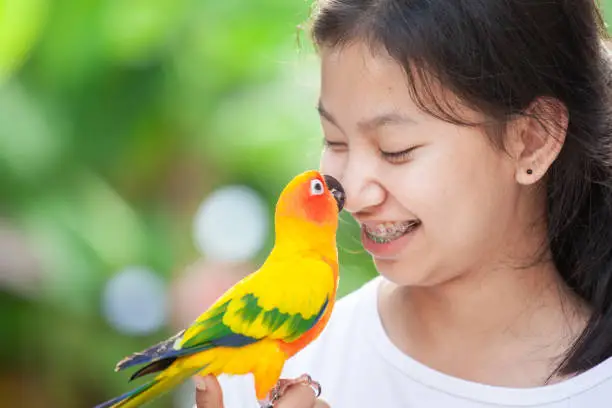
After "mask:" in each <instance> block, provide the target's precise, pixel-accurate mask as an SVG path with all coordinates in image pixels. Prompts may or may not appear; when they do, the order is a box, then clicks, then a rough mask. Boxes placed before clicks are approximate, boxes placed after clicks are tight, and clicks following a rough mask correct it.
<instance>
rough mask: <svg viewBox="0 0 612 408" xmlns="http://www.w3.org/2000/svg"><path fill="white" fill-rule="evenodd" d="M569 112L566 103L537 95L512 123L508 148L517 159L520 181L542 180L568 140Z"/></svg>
mask: <svg viewBox="0 0 612 408" xmlns="http://www.w3.org/2000/svg"><path fill="white" fill-rule="evenodd" d="M568 123H569V115H568V111H567V108H566V107H565V105H564V104H563V103H561V102H560V101H559V100H557V99H553V98H544V97H541V98H537V99H536V100H535V101H534V102H533V103H532V104H531V105H530V106H529V107H528V108H527V110H526V111H525V112H524V113H523V115H521V116H520V117H518V118H516V119H514V120H513V121H512V122H511V123H510V126H509V127H508V130H509V131H508V132H507V138H506V149H507V151H508V152H509V153H510V154H511V155H512V157H513V158H514V159H515V164H516V175H515V177H516V181H517V182H518V183H520V184H525V185H528V184H533V183H536V182H537V181H539V180H540V179H541V178H542V177H543V176H544V175H545V174H546V172H547V171H548V169H549V168H550V166H551V165H552V163H553V162H554V161H555V159H556V158H557V156H558V155H559V152H561V148H562V147H563V144H564V143H565V136H566V134H567V126H568Z"/></svg>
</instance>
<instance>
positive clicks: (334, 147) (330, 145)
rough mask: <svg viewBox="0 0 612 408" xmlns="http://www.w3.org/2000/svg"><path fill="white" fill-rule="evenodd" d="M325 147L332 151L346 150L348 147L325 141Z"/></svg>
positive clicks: (341, 143)
mask: <svg viewBox="0 0 612 408" xmlns="http://www.w3.org/2000/svg"><path fill="white" fill-rule="evenodd" d="M323 146H325V147H327V148H330V149H332V150H342V149H346V147H347V145H346V143H344V142H332V141H331V140H327V139H323Z"/></svg>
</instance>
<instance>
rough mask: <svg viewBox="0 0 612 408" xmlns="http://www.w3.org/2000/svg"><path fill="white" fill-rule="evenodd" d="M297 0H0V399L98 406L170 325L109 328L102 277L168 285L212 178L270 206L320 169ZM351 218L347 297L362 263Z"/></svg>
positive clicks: (362, 273)
mask: <svg viewBox="0 0 612 408" xmlns="http://www.w3.org/2000/svg"><path fill="white" fill-rule="evenodd" d="M309 11H310V5H309V4H308V3H307V2H305V1H297V2H292V1H286V0H261V1H256V2H249V1H238V0H224V1H204V2H202V1H195V0H156V1H150V0H133V1H128V2H126V1H121V0H105V1H101V0H92V1H79V0H55V1H51V0H0V196H1V197H2V198H3V199H2V201H1V204H0V211H1V212H0V217H2V218H0V219H4V220H5V222H3V223H0V246H2V245H3V244H4V243H5V241H4V238H3V236H4V235H6V236H7V237H8V238H7V239H9V238H10V240H15V242H17V243H19V248H21V250H20V251H17V252H13V253H12V255H13V257H11V259H12V261H11V262H9V267H10V268H12V269H11V270H12V271H13V273H10V274H8V277H7V278H6V280H5V279H4V278H2V279H1V280H0V285H2V286H0V287H3V288H5V289H6V292H3V293H2V294H0V304H1V305H2V309H1V310H2V317H3V320H2V321H3V330H2V336H0V338H1V340H0V342H1V344H0V350H2V353H3V356H4V357H6V358H4V357H3V358H2V365H0V390H1V393H2V395H3V402H4V403H7V404H8V405H11V406H53V407H55V406H58V407H59V406H61V407H66V408H70V407H83V406H93V405H94V404H96V403H99V402H101V401H103V400H105V399H107V398H109V397H111V396H113V395H116V394H118V393H121V392H125V391H126V390H127V389H129V388H130V387H131V386H132V385H128V384H127V382H126V380H127V374H126V375H122V374H123V373H120V374H117V373H114V372H113V367H114V364H115V362H116V361H117V360H119V359H120V358H122V357H123V356H125V355H127V354H130V353H132V352H134V351H137V350H140V349H143V348H145V347H147V346H149V345H150V344H153V343H155V342H157V341H159V340H160V339H162V338H164V336H167V335H170V334H172V331H173V330H175V328H174V327H168V328H167V330H163V331H162V332H156V333H152V334H150V335H147V336H140V337H132V336H127V335H125V334H121V333H118V332H116V331H115V329H114V328H113V327H111V326H110V325H109V324H108V323H107V321H106V320H105V318H104V316H103V314H102V310H101V304H102V300H101V295H102V291H103V289H104V285H105V283H106V282H107V280H108V279H109V278H110V277H111V276H113V274H114V273H116V272H117V271H118V270H119V269H121V268H123V267H124V266H126V265H134V264H137V265H147V266H148V267H150V268H152V269H153V270H154V271H156V272H157V273H159V274H160V276H161V277H162V278H163V279H164V280H165V281H166V282H168V284H171V283H172V282H173V280H174V279H175V278H176V275H177V273H178V271H180V270H182V269H183V268H184V267H185V266H186V265H187V264H190V263H192V262H193V261H194V260H195V259H197V258H198V257H200V256H201V254H199V253H198V251H197V250H196V247H195V245H194V242H193V236H192V228H193V227H192V223H193V216H194V213H195V211H196V210H197V207H198V205H199V204H200V203H201V202H202V200H203V199H204V198H205V197H206V196H207V195H208V194H209V193H210V192H211V191H212V190H213V189H214V188H216V187H218V186H221V185H224V184H228V183H240V184H246V185H249V186H251V187H252V188H254V189H256V190H257V191H258V192H259V193H260V194H261V195H262V196H263V197H264V199H265V200H266V202H267V203H268V206H269V211H270V214H271V213H272V211H273V206H274V203H275V202H276V199H277V197H278V194H279V193H280V190H281V189H282V188H283V186H284V185H285V183H286V182H287V181H288V180H289V179H290V178H291V177H292V176H293V175H294V174H295V173H297V172H299V171H302V170H304V169H306V168H316V167H318V155H319V151H320V137H321V135H320V129H319V125H318V117H317V113H316V110H315V109H314V107H315V103H316V96H317V91H318V89H317V87H318V82H317V81H318V77H317V75H318V67H317V60H316V56H315V55H314V54H313V53H312V48H311V47H310V45H309V44H308V42H306V41H304V34H302V35H301V37H302V39H301V44H298V35H299V31H298V25H299V24H301V23H303V22H304V21H305V20H306V19H307V17H308V13H309ZM346 220H348V218H346V219H345V221H344V222H343V223H342V227H341V231H340V238H339V241H340V248H341V253H340V256H341V260H342V261H343V267H342V270H341V274H342V279H341V288H340V290H341V294H342V295H344V294H346V293H348V292H350V291H351V290H353V289H354V288H356V287H357V286H358V285H360V284H361V283H362V282H363V281H365V280H366V279H368V278H370V277H371V276H373V273H374V272H373V269H372V267H371V264H370V262H369V260H368V257H367V256H366V255H365V253H364V252H363V250H361V249H360V246H359V244H358V231H357V230H356V228H355V225H354V224H353V223H352V222H350V221H349V222H347V221H346ZM4 232H6V234H4ZM11 242H13V241H11ZM271 244H272V236H269V238H268V242H267V243H266V245H265V247H264V249H263V250H262V251H261V253H260V254H258V257H257V259H256V260H255V263H257V262H260V261H261V260H262V259H263V258H264V257H265V256H266V254H267V250H269V248H270V246H271ZM355 252H356V253H355ZM15 379H19V381H18V382H19V383H21V384H25V385H24V387H27V388H26V389H22V388H16V387H14V386H12V385H11V384H13V380H15ZM21 380H24V381H21ZM172 401H173V400H172V397H166V398H162V399H160V400H159V401H158V402H157V403H156V404H153V405H152V407H153V408H154V407H155V406H157V407H162V406H171V404H172ZM11 402H13V403H11Z"/></svg>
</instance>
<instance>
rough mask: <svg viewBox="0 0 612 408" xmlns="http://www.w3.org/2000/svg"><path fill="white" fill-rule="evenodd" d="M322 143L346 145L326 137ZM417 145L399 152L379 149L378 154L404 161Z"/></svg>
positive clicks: (396, 160)
mask: <svg viewBox="0 0 612 408" xmlns="http://www.w3.org/2000/svg"><path fill="white" fill-rule="evenodd" d="M323 145H324V146H325V147H328V148H332V149H333V148H342V147H346V143H342V142H331V141H329V140H327V139H323ZM417 147H419V146H412V147H410V148H408V149H405V150H402V151H400V152H385V151H382V150H380V154H381V155H382V156H383V157H384V158H385V159H386V160H388V161H390V162H391V163H402V162H404V161H406V159H407V158H408V156H409V155H410V153H412V151H413V150H414V149H416V148H417Z"/></svg>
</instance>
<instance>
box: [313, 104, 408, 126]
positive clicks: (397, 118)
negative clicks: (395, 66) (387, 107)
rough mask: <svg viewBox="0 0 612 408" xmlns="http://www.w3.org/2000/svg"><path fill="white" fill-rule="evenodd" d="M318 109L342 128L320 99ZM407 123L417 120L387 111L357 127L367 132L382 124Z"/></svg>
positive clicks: (320, 113)
mask: <svg viewBox="0 0 612 408" xmlns="http://www.w3.org/2000/svg"><path fill="white" fill-rule="evenodd" d="M317 111H319V115H321V117H322V118H324V119H325V120H327V121H328V122H330V123H332V124H333V125H335V126H336V127H338V128H339V129H341V128H340V126H339V125H338V122H337V121H336V119H335V118H334V116H333V115H332V114H331V113H329V111H327V110H326V109H325V107H324V106H323V103H322V102H321V101H319V103H318V105H317ZM406 124H411V125H414V124H416V121H415V120H414V119H412V118H410V117H408V116H406V115H403V114H401V113H398V112H386V113H381V114H378V115H376V116H374V117H372V118H369V119H365V120H362V121H360V122H359V123H358V124H357V127H358V128H359V129H360V130H362V131H363V132H367V131H372V130H375V129H377V128H379V127H381V126H388V125H406Z"/></svg>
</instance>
